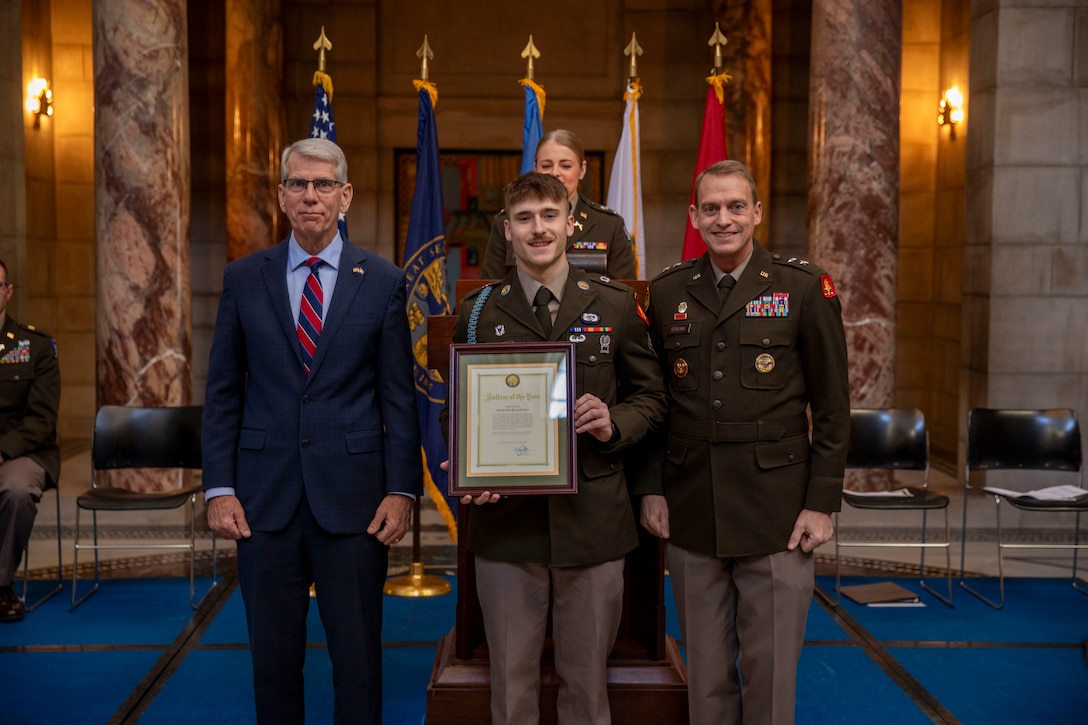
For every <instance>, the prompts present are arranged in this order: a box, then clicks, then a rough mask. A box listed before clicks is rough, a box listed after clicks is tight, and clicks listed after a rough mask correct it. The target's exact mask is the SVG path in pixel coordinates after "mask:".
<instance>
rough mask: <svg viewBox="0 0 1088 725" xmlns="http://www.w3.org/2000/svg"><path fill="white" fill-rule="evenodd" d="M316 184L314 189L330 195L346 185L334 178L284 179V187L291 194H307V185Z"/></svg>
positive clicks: (319, 192)
mask: <svg viewBox="0 0 1088 725" xmlns="http://www.w3.org/2000/svg"><path fill="white" fill-rule="evenodd" d="M310 184H313V185H314V191H316V192H317V193H318V194H321V195H323V196H324V195H328V194H331V193H333V192H334V191H336V189H337V188H338V187H341V186H343V185H344V182H342V181H334V180H333V179H284V180H283V188H284V189H287V191H288V193H290V194H305V193H306V189H307V187H309V186H310Z"/></svg>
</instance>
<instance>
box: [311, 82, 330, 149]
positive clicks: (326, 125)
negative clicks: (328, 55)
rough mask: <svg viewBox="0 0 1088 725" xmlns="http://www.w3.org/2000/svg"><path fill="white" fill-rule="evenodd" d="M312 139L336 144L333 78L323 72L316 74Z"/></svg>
mask: <svg viewBox="0 0 1088 725" xmlns="http://www.w3.org/2000/svg"><path fill="white" fill-rule="evenodd" d="M310 138H323V139H326V140H328V141H332V142H333V143H336V121H334V120H333V118H332V78H331V77H330V76H329V75H328V74H326V73H322V72H321V71H317V72H316V73H314V112H313V115H312V116H311V118H310Z"/></svg>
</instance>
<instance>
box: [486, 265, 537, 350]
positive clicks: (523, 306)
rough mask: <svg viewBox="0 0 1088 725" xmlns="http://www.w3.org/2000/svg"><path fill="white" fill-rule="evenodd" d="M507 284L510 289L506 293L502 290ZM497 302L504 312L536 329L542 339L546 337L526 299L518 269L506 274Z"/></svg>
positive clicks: (500, 286) (499, 287)
mask: <svg viewBox="0 0 1088 725" xmlns="http://www.w3.org/2000/svg"><path fill="white" fill-rule="evenodd" d="M507 285H510V291H509V292H507V293H506V294H505V295H504V294H503V293H502V290H503V288H504V287H506V286H507ZM495 304H496V306H498V308H499V309H500V310H502V311H503V313H504V314H506V315H508V316H510V317H512V318H514V319H515V320H517V321H518V322H520V323H521V324H522V325H524V326H525V327H528V328H529V329H531V330H535V331H536V333H537V334H538V335H540V337H541V339H544V331H543V330H541V329H540V323H539V322H537V320H536V315H534V314H533V308H532V307H530V306H529V303H528V302H527V301H526V300H525V290H524V289H523V288H522V286H521V280H520V279H518V273H517V270H513V271H512V272H510V274H508V275H506V278H505V279H504V280H503V281H502V284H500V285H499V286H498V297H497V298H496V299H495Z"/></svg>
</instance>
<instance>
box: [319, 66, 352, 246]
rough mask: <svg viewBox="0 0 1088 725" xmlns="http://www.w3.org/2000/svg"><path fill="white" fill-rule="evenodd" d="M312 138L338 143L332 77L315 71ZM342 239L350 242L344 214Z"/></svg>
mask: <svg viewBox="0 0 1088 725" xmlns="http://www.w3.org/2000/svg"><path fill="white" fill-rule="evenodd" d="M310 138H323V139H325V140H327V141H332V142H333V143H336V121H334V120H333V117H332V77H331V76H330V75H328V74H327V73H322V72H321V71H314V112H313V114H312V115H311V116H310ZM337 225H338V226H339V227H340V237H341V238H342V239H343V240H344V241H345V242H346V241H347V240H348V221H347V219H346V218H345V217H344V215H343V214H341V215H340V221H339V222H337Z"/></svg>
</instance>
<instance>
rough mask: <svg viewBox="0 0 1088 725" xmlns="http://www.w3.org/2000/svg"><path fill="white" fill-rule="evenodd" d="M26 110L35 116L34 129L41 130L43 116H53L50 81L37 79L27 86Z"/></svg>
mask: <svg viewBox="0 0 1088 725" xmlns="http://www.w3.org/2000/svg"><path fill="white" fill-rule="evenodd" d="M26 110H28V111H30V112H31V113H33V114H34V128H41V126H42V116H43V115H45V116H52V115H53V91H52V90H50V88H49V81H47V80H45V79H44V78H35V79H34V80H32V81H30V83H29V84H27V87H26Z"/></svg>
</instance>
